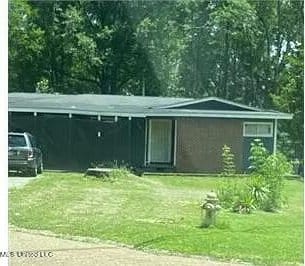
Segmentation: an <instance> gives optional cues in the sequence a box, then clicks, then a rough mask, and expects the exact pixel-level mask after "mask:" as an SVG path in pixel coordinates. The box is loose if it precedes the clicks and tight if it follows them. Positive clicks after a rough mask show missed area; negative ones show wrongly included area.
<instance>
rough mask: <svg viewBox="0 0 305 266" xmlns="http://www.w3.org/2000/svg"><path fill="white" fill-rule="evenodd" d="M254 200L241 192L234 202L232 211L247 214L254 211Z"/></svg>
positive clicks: (249, 195)
mask: <svg viewBox="0 0 305 266" xmlns="http://www.w3.org/2000/svg"><path fill="white" fill-rule="evenodd" d="M255 209H256V207H255V200H254V198H253V197H252V195H251V194H250V193H249V192H248V191H241V192H240V194H239V196H238V198H237V199H236V200H234V202H233V206H232V211H233V212H238V213H245V214H249V213H251V212H252V211H253V210H255Z"/></svg>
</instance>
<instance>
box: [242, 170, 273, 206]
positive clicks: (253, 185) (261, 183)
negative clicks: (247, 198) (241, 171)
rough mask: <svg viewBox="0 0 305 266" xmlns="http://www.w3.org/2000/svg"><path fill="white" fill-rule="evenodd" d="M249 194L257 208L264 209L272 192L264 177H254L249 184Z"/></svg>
mask: <svg viewBox="0 0 305 266" xmlns="http://www.w3.org/2000/svg"><path fill="white" fill-rule="evenodd" d="M247 187H248V189H249V193H250V195H251V197H252V199H253V200H254V203H255V205H256V206H257V207H262V205H263V204H264V202H265V201H266V200H267V198H268V196H269V194H268V193H270V190H269V189H268V187H267V184H266V182H265V180H264V178H263V177H262V176H259V175H257V176H256V175H252V176H251V177H250V179H249V181H248V183H247Z"/></svg>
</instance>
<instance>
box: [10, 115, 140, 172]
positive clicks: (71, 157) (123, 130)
mask: <svg viewBox="0 0 305 266" xmlns="http://www.w3.org/2000/svg"><path fill="white" fill-rule="evenodd" d="M9 131H26V132H30V133H32V134H33V135H34V136H35V137H36V138H37V140H38V142H39V143H40V144H41V146H42V151H43V157H44V165H45V167H46V168H47V169H68V170H82V171H83V170H85V169H86V168H88V167H89V166H91V165H92V164H93V165H96V164H104V165H109V164H113V163H115V162H117V163H118V164H119V165H132V166H138V167H140V166H143V163H144V149H145V123H144V119H132V120H128V118H118V121H117V122H110V123H109V121H108V122H105V121H98V120H97V117H90V116H72V118H71V119H70V118H69V117H68V115H54V114H38V116H37V117H35V116H34V115H33V114H32V113H24V114H23V113H21V114H20V113H12V114H11V116H10V120H9ZM99 131H100V132H101V137H98V132H99Z"/></svg>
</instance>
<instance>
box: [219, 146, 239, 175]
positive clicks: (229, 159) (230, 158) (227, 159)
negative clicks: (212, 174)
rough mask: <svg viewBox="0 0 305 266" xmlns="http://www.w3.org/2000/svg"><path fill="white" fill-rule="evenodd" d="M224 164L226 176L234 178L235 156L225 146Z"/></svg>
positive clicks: (223, 151) (223, 153) (223, 149)
mask: <svg viewBox="0 0 305 266" xmlns="http://www.w3.org/2000/svg"><path fill="white" fill-rule="evenodd" d="M222 164H223V172H222V174H223V175H224V176H232V175H234V174H235V169H236V167H235V163H234V154H233V153H232V152H231V148H230V147H229V146H227V145H224V146H223V148H222Z"/></svg>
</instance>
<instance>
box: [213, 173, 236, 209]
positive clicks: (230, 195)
mask: <svg viewBox="0 0 305 266" xmlns="http://www.w3.org/2000/svg"><path fill="white" fill-rule="evenodd" d="M241 190H242V184H240V183H237V182H236V181H235V180H234V179H233V180H232V179H229V178H227V179H225V180H223V181H222V182H221V183H220V184H219V185H218V188H217V196H218V199H219V203H220V205H221V207H223V208H225V209H229V208H231V207H232V205H233V203H234V200H235V199H236V198H237V197H238V196H239V193H240V191H241Z"/></svg>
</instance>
